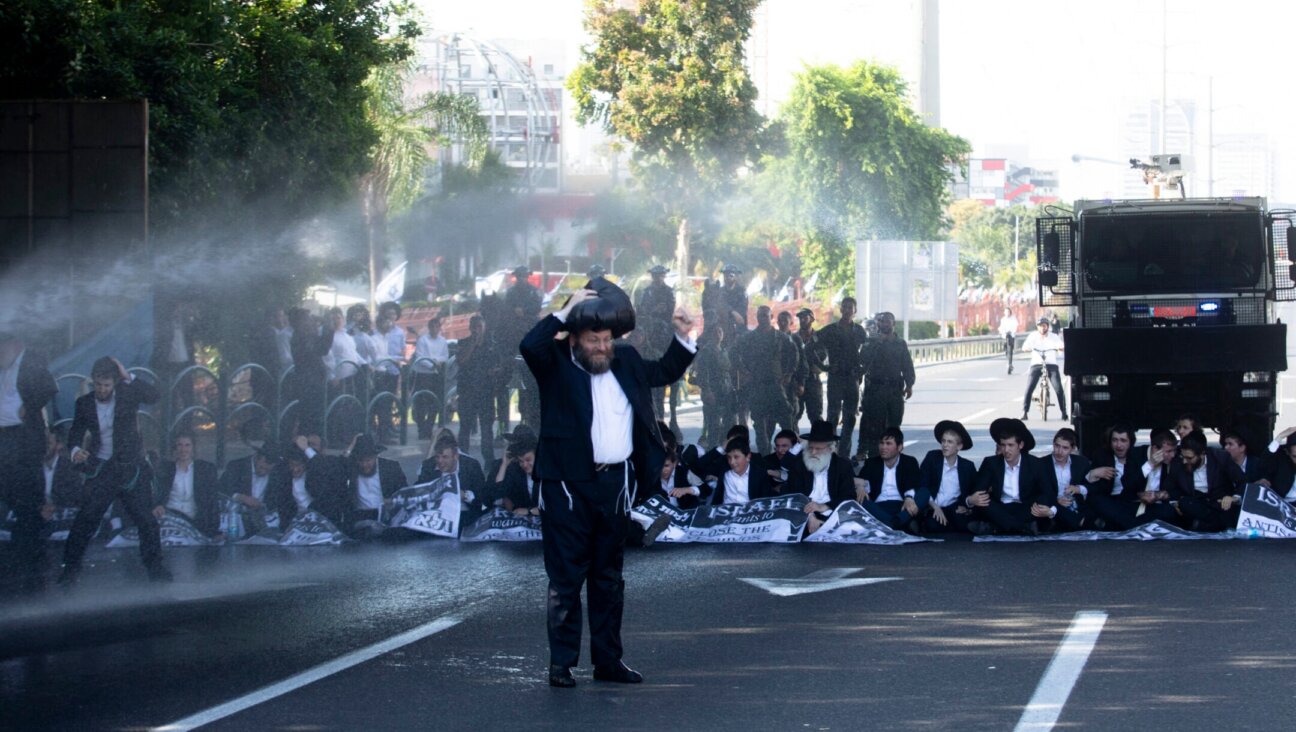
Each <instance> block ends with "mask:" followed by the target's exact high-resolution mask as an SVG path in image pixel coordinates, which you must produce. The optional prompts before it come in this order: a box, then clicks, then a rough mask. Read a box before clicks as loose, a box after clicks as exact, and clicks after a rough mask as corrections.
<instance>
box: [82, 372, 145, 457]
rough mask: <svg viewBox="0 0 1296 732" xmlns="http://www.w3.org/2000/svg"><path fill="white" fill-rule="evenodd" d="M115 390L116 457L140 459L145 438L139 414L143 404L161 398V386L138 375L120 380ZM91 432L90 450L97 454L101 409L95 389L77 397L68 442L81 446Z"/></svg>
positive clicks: (114, 429)
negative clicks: (159, 387)
mask: <svg viewBox="0 0 1296 732" xmlns="http://www.w3.org/2000/svg"><path fill="white" fill-rule="evenodd" d="M114 391H115V394H114V397H113V398H114V399H116V404H114V405H113V454H112V457H113V459H114V460H122V461H135V460H139V459H140V456H141V455H142V454H143V452H144V441H143V439H142V438H141V437H140V431H139V420H138V419H136V415H137V414H138V413H139V408H140V405H141V404H153V403H154V402H156V401H157V400H158V397H159V394H158V390H157V388H156V387H154V386H153V385H152V384H150V383H148V382H147V381H144V380H143V379H139V378H136V379H133V380H131V381H129V382H126V381H121V382H118V383H117V387H116V389H114ZM87 434H88V435H89V436H90V442H89V451H90V454H91V455H92V456H93V455H94V454H95V453H97V452H98V451H99V411H98V409H96V407H95V395H94V392H91V393H89V394H83V395H82V396H79V397H77V400H76V407H75V409H74V410H73V415H72V429H71V430H69V431H68V445H69V446H70V447H81V446H82V443H83V442H84V440H85V437H86V435H87Z"/></svg>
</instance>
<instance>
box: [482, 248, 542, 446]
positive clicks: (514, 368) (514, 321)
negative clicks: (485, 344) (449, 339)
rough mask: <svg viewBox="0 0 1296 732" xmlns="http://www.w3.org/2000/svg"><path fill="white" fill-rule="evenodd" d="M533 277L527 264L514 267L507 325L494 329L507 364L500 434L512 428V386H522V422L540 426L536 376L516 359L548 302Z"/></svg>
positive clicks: (498, 408) (499, 390) (499, 392)
mask: <svg viewBox="0 0 1296 732" xmlns="http://www.w3.org/2000/svg"><path fill="white" fill-rule="evenodd" d="M530 276H531V268H530V267H527V266H526V265H519V266H517V267H515V268H514V269H513V280H514V281H513V286H512V287H510V288H508V290H506V291H505V292H504V305H503V315H504V319H503V321H502V325H503V326H504V327H502V328H497V329H494V331H493V337H494V338H495V340H496V342H497V345H498V350H497V355H498V357H499V358H500V359H501V365H502V367H503V372H502V378H501V379H500V380H499V383H498V384H497V385H496V392H495V414H496V417H497V418H498V420H499V427H498V429H499V434H504V433H506V432H508V431H509V389H510V387H512V386H516V387H517V389H518V413H519V414H520V415H521V417H522V421H523V422H525V423H526V424H527V425H528V426H530V427H532V428H534V429H539V428H540V425H539V422H540V398H539V396H538V394H537V389H538V387H537V386H536V382H535V378H533V377H532V376H531V372H530V371H528V370H527V369H526V368H525V367H524V366H523V364H522V362H521V360H519V359H518V358H516V355H517V352H518V350H517V349H518V344H519V343H521V342H522V336H524V335H526V334H527V331H529V330H531V326H533V325H535V322H536V320H537V319H539V317H540V308H541V307H542V306H543V303H544V295H543V293H541V292H540V288H538V287H536V286H535V285H533V284H531V283H530V282H529V281H528V280H527V278H528V277H530ZM487 330H488V331H489V330H491V329H489V328H488V329H487Z"/></svg>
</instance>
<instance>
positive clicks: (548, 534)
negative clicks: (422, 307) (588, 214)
mask: <svg viewBox="0 0 1296 732" xmlns="http://www.w3.org/2000/svg"><path fill="white" fill-rule="evenodd" d="M673 320H674V325H675V334H676V338H675V340H674V341H672V343H671V345H670V347H669V348H668V349H667V350H666V353H665V354H664V355H663V356H662V358H661V359H659V360H657V361H646V360H644V359H643V358H642V357H641V356H640V355H639V353H638V352H637V351H636V350H635V349H634V348H633V347H632V346H629V345H624V344H618V343H616V342H615V339H616V338H619V337H621V336H623V335H625V334H626V333H628V332H630V331H631V330H633V329H634V327H635V313H634V308H633V307H631V304H630V298H629V297H627V296H626V294H625V293H624V292H623V291H621V289H620V288H618V287H616V286H615V285H613V284H612V283H610V282H608V281H607V280H604V279H596V280H594V281H592V282H590V283H589V284H588V285H587V286H586V289H582V290H578V291H577V292H575V293H574V294H573V295H572V297H571V298H570V299H569V300H568V301H567V304H566V305H565V306H564V307H563V308H562V309H561V310H559V311H558V312H557V313H554V314H552V315H549V316H548V317H545V318H543V319H541V320H540V322H539V323H537V324H536V325H535V327H534V328H532V329H531V332H529V333H528V334H527V335H526V337H525V338H524V339H523V340H522V344H521V347H520V350H521V352H522V357H523V359H525V361H526V364H527V366H528V367H529V368H530V369H531V372H532V373H534V374H535V377H536V381H537V382H538V383H539V385H540V409H541V415H542V416H541V423H540V443H539V446H538V448H537V451H536V467H535V473H536V476H537V478H538V479H539V480H540V495H541V501H542V506H543V508H542V509H541V512H542V513H541V515H542V520H543V522H544V556H545V571H546V573H547V574H548V575H549V602H548V605H549V618H548V626H549V654H550V655H549V661H550V665H549V684H550V685H552V686H556V687H571V686H575V685H576V681H575V679H574V678H572V674H571V668H572V667H573V666H575V665H576V663H577V661H578V659H579V656H580V639H581V599H580V593H581V586H582V585H585V584H586V579H587V578H588V580H589V583H588V585H589V586H588V597H589V611H590V620H589V626H590V655H591V656H592V659H593V661H594V678H595V679H596V680H601V681H614V682H620V683H639V682H641V681H642V680H643V677H642V676H641V675H640V674H639V673H638V672H636V671H633V670H631V669H630V668H628V667H627V666H626V665H625V664H624V663H622V661H621V654H622V650H621V614H622V605H623V602H624V589H625V583H624V582H623V580H622V577H621V567H622V561H623V548H624V544H625V538H626V530H627V523H628V522H627V520H626V516H627V514H628V512H629V510H630V506H631V504H633V502H634V494H635V490H636V486H637V485H641V484H642V485H648V484H650V482H651V481H654V480H659V475H660V472H661V466H662V463H663V462H664V460H665V447H664V445H663V441H662V436H661V434H660V431H659V429H658V427H657V423H656V420H655V419H654V416H653V410H652V405H651V403H650V400H651V389H652V388H653V387H658V386H665V385H667V384H670V383H672V382H674V381H676V380H678V379H679V378H680V377H681V376H682V375H683V374H684V370H685V369H687V368H688V365H689V362H690V361H692V359H693V353H694V351H695V350H696V346H695V345H694V344H693V343H692V341H691V339H690V336H689V330H690V329H691V328H692V325H693V322H692V319H690V318H689V316H688V314H687V313H685V312H684V311H683V310H678V311H676V313H675V315H674V319H673ZM562 331H566V333H567V337H566V339H564V340H561V341H560V340H555V336H557V335H558V334H559V332H562Z"/></svg>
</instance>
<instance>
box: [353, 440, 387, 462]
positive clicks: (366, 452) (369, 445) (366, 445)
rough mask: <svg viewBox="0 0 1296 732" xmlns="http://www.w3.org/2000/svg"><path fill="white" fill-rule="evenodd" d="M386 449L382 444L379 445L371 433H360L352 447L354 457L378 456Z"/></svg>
mask: <svg viewBox="0 0 1296 732" xmlns="http://www.w3.org/2000/svg"><path fill="white" fill-rule="evenodd" d="M386 449H387V448H385V447H383V446H382V445H379V444H378V443H376V442H374V439H373V438H372V437H370V436H369V435H360V436H359V437H357V438H356V441H355V446H353V447H352V448H351V457H353V458H366V457H377V456H378V453H380V452H382V451H383V450H386Z"/></svg>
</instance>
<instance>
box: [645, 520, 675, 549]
mask: <svg viewBox="0 0 1296 732" xmlns="http://www.w3.org/2000/svg"><path fill="white" fill-rule="evenodd" d="M670 524H671V517H670V516H668V515H666V514H662V515H661V516H658V517H657V518H655V519H653V522H652V525H650V526H649V527H648V530H647V531H645V532H644V537H643V545H644V546H652V545H653V542H655V541H657V537H659V536H661V533H662V532H663V531H665V530H666V529H667V528H669V527H670Z"/></svg>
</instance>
